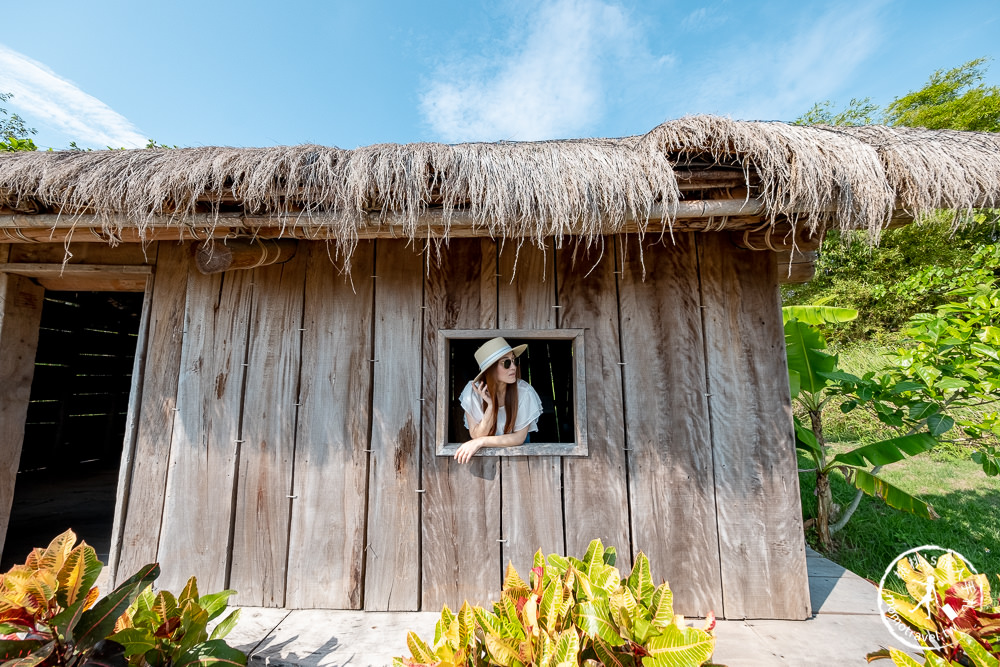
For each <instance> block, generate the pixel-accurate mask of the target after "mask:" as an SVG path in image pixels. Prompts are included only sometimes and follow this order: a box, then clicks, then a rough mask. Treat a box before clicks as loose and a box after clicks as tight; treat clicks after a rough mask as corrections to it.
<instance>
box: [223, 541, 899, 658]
mask: <svg viewBox="0 0 1000 667" xmlns="http://www.w3.org/2000/svg"><path fill="white" fill-rule="evenodd" d="M808 563H809V592H810V595H811V597H812V607H813V617H812V618H811V619H809V620H806V621H732V620H729V621H719V624H718V627H717V628H716V632H715V634H716V637H717V641H716V650H715V657H714V661H715V662H716V663H721V664H724V665H729V666H730V667H739V666H745V667H758V666H760V667H763V666H770V665H802V666H809V665H865V664H868V663H867V662H866V661H865V654H866V653H867V652H869V651H874V650H877V649H879V648H881V647H884V646H890V645H894V646H897V647H898V646H899V641H898V640H894V638H893V637H892V635H890V634H889V631H888V630H887V629H886V627H885V626H884V625H883V624H882V621H881V620H880V618H879V615H878V610H877V607H876V605H877V603H878V600H877V597H876V590H875V586H874V585H872V584H871V583H869V582H868V581H866V580H864V579H862V578H861V577H859V576H857V575H856V574H854V573H852V572H848V571H847V570H845V569H844V568H842V567H840V566H839V565H837V564H836V563H834V562H832V561H830V560H828V559H826V558H823V557H822V556H820V555H819V554H817V553H816V552H814V551H811V550H809V552H808ZM437 619H438V614H437V613H435V612H406V613H391V612H358V611H328V610H316V609H303V610H295V611H289V610H286V609H262V608H256V607H245V608H244V609H243V613H242V616H241V618H240V622H239V624H238V625H237V627H236V629H235V630H234V631H233V632H232V634H231V635H230V636H229V643H230V644H232V645H234V646H237V647H238V648H240V649H242V650H243V651H245V652H247V653H248V654H249V655H250V666H251V667H264V665H269V666H273V667H340V666H341V665H351V666H352V667H368V666H371V667H384V666H385V665H390V664H391V663H392V657H393V656H394V655H403V653H404V652H405V650H406V644H405V642H406V632H407V630H414V631H416V633H417V634H418V635H420V636H421V637H423V638H424V639H426V640H428V641H429V640H431V639H433V637H434V623H435V622H436V621H437ZM696 622H697V621H696Z"/></svg>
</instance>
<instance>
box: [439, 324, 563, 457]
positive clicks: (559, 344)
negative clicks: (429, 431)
mask: <svg viewBox="0 0 1000 667" xmlns="http://www.w3.org/2000/svg"><path fill="white" fill-rule="evenodd" d="M505 338H506V340H507V342H508V343H510V345H511V347H517V346H518V345H521V344H522V343H527V345H528V349H527V350H525V351H524V354H522V355H521V379H522V380H524V381H526V382H527V383H528V384H530V385H531V386H532V388H534V390H535V391H536V392H538V396H539V398H541V400H542V416H541V417H539V418H538V431H537V432H536V433H531V434H530V438H531V442H533V443H541V442H573V438H574V433H575V429H574V423H575V422H574V417H575V415H574V414H573V342H572V341H571V340H543V339H538V338H530V339H520V338H507V337H506V336H505ZM487 340H489V339H488V338H484V339H481V340H480V339H460V338H455V339H451V340H449V341H448V343H449V347H448V356H449V366H448V368H449V370H450V375H449V378H448V395H449V396H450V397H451V404H450V406H449V410H448V415H449V421H448V442H465V441H466V440H468V439H469V431H468V429H466V428H465V424H464V422H463V417H464V415H465V411H464V410H463V409H462V406H461V404H460V403H459V402H458V397H459V396H460V395H461V394H462V390H463V389H464V388H465V385H466V383H468V382H469V381H470V380H472V378H474V377H476V374H477V373H478V372H479V366H478V365H477V364H476V356H475V355H476V350H477V349H478V348H479V346H480V345H482V344H483V343H485V342H486V341H487Z"/></svg>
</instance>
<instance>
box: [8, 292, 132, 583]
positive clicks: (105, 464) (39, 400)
mask: <svg viewBox="0 0 1000 667" xmlns="http://www.w3.org/2000/svg"><path fill="white" fill-rule="evenodd" d="M142 297H143V295H142V294H141V293H133V292H46V293H45V302H44V305H43V306H42V323H41V327H40V331H39V337H38V351H37V353H36V355H35V375H34V379H33V381H32V383H31V399H30V404H29V406H28V416H27V419H26V423H25V430H24V445H23V447H22V448H21V459H20V465H19V467H18V473H17V482H16V483H15V486H14V503H13V507H12V509H11V517H10V523H9V525H8V529H7V537H6V539H5V541H4V548H3V556H2V558H0V561H2V562H0V568H2V569H3V570H7V569H8V568H9V567H10V566H11V565H13V564H15V563H18V562H24V559H25V558H26V557H27V555H28V552H29V551H30V550H31V549H32V548H34V547H44V546H47V545H48V543H49V542H50V541H51V539H52V538H53V537H55V536H56V535H58V534H59V533H61V532H63V531H65V530H66V529H67V528H72V529H73V530H74V531H75V532H76V534H77V538H78V539H80V540H85V541H86V542H87V543H88V544H90V545H91V546H93V547H94V548H95V549H96V550H97V554H98V557H99V558H100V559H101V561H102V562H105V563H106V562H107V555H108V551H109V549H110V544H111V525H112V520H113V517H114V505H115V490H116V487H117V483H118V467H119V462H120V460H121V453H122V444H123V441H124V436H125V417H126V412H127V411H128V402H129V391H130V387H131V380H132V363H133V359H134V357H135V348H136V340H137V335H138V331H139V318H140V313H141V309H142Z"/></svg>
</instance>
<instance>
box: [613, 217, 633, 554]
mask: <svg viewBox="0 0 1000 667" xmlns="http://www.w3.org/2000/svg"><path fill="white" fill-rule="evenodd" d="M612 243H613V244H614V245H615V246H621V248H622V252H623V253H624V251H625V249H624V246H625V239H624V238H623V237H622V236H616V237H614V238H613V239H612ZM612 254H613V255H614V265H613V267H612V268H613V269H614V273H612V275H613V276H614V277H615V304H616V305H617V306H618V361H620V362H622V361H624V360H625V347H624V341H623V340H622V328H623V327H624V322H622V289H621V279H622V275H623V271H624V270H625V269H624V263H625V262H624V255H623V256H622V261H621V262H619V257H618V253H616V252H614V249H612ZM618 380H619V382H621V386H622V422H623V423H622V426H623V428H622V436H623V439H622V446H623V447H624V448H625V452H624V454H625V516H626V518H627V520H628V554H629V560H632V559H633V558H634V554H635V534H634V532H633V530H632V465H631V463H632V462H631V461H630V460H629V454H630V451H629V446H628V438H629V429H628V397H627V396H626V395H625V367H624V366H623V365H622V364H618Z"/></svg>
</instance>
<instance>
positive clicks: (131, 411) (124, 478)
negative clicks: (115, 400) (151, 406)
mask: <svg viewBox="0 0 1000 667" xmlns="http://www.w3.org/2000/svg"><path fill="white" fill-rule="evenodd" d="M152 310H153V278H152V276H151V277H150V278H149V280H148V281H147V283H146V288H145V294H144V295H143V299H142V315H141V316H140V318H139V332H138V336H137V337H136V341H135V356H134V357H133V359H132V382H131V384H130V385H129V395H128V412H127V413H126V415H125V441H124V442H123V443H122V456H121V462H120V463H119V464H118V490H117V491H116V492H115V514H114V519H113V520H112V523H111V551H110V554H109V556H108V567H107V568H105V571H102V572H101V574H102V575H105V572H106V573H107V574H106V576H107V577H108V583H110V582H113V581H114V580H115V567H116V565H117V563H118V558H119V556H120V554H121V547H122V544H121V543H122V526H123V524H124V521H125V513H126V511H127V510H128V502H129V496H130V495H131V490H132V468H133V466H134V465H135V452H136V445H137V442H138V437H139V408H140V406H141V405H142V386H143V380H144V377H145V373H146V355H147V349H146V344H147V342H148V341H149V321H150V318H151V313H152ZM157 372H158V371H157ZM102 398H103V397H102ZM105 588H106V586H105Z"/></svg>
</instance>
